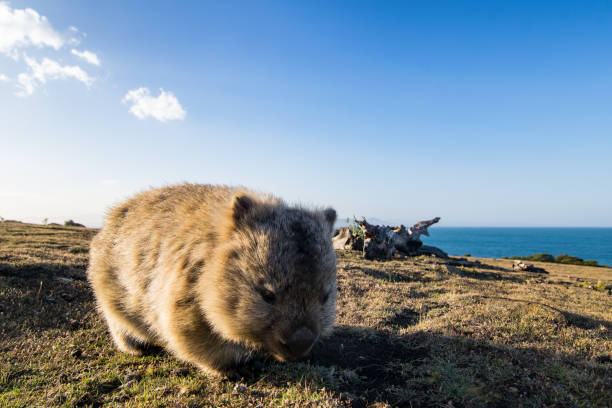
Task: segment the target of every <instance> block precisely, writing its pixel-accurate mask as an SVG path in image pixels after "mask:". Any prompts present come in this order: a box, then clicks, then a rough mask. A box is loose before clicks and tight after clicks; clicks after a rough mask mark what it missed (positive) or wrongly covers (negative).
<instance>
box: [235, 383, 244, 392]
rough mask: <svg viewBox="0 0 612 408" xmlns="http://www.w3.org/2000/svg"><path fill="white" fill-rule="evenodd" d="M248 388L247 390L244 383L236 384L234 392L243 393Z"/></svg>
mask: <svg viewBox="0 0 612 408" xmlns="http://www.w3.org/2000/svg"><path fill="white" fill-rule="evenodd" d="M246 390H247V387H245V386H244V385H242V384H236V386H235V387H234V392H236V393H239V394H242V393H243V392H245V391H246Z"/></svg>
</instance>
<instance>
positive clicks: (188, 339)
mask: <svg viewBox="0 0 612 408" xmlns="http://www.w3.org/2000/svg"><path fill="white" fill-rule="evenodd" d="M194 323H195V322H194ZM198 323H199V324H197V323H196V324H194V325H193V326H190V327H182V328H178V327H173V328H172V329H170V330H169V331H168V333H167V335H168V337H169V339H168V340H169V341H168V345H169V347H170V348H171V349H172V352H173V353H174V354H175V355H176V356H177V357H179V358H181V359H183V360H186V361H189V362H191V363H192V364H195V365H196V366H197V367H198V368H200V369H201V370H203V371H204V372H206V373H208V374H212V375H215V376H221V377H228V376H231V375H233V374H234V373H235V372H236V371H237V370H238V369H239V368H240V367H242V366H243V365H244V364H245V363H246V362H248V361H249V360H250V359H251V358H252V356H253V354H254V352H253V351H252V350H250V349H248V348H246V347H244V346H242V345H240V344H237V343H233V342H229V341H226V340H223V339H221V338H220V337H219V336H217V335H216V334H215V333H213V332H212V330H211V329H210V326H208V325H207V324H206V323H204V322H202V321H201V320H200V321H199V322H198Z"/></svg>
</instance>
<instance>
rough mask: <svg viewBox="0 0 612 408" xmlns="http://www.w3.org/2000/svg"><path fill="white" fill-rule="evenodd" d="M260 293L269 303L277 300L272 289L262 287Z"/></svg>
mask: <svg viewBox="0 0 612 408" xmlns="http://www.w3.org/2000/svg"><path fill="white" fill-rule="evenodd" d="M259 293H260V294H261V297H262V298H263V300H265V301H266V302H267V303H269V304H271V305H273V304H274V302H276V295H275V294H274V292H272V291H271V290H268V289H260V290H259Z"/></svg>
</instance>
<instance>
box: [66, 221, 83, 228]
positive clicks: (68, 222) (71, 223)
mask: <svg viewBox="0 0 612 408" xmlns="http://www.w3.org/2000/svg"><path fill="white" fill-rule="evenodd" d="M64 227H85V226H84V225H83V224H79V223H78V222H74V221H73V220H68V221H64Z"/></svg>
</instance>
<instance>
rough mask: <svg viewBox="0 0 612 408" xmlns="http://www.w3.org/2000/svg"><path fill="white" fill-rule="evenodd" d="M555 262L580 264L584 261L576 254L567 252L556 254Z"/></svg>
mask: <svg viewBox="0 0 612 408" xmlns="http://www.w3.org/2000/svg"><path fill="white" fill-rule="evenodd" d="M555 262H557V263H562V264H569V265H582V263H583V262H584V261H583V260H582V259H581V258H578V257H577V256H572V255H568V254H561V255H557V257H556V258H555Z"/></svg>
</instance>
